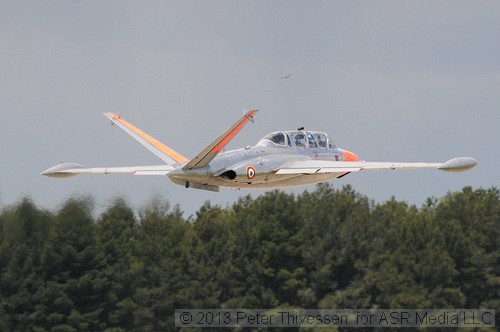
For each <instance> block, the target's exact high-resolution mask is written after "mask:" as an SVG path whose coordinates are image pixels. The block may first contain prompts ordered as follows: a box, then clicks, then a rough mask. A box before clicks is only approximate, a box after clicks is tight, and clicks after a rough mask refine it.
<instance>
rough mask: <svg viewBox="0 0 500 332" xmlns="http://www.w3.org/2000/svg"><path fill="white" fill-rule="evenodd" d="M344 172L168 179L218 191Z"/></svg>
mask: <svg viewBox="0 0 500 332" xmlns="http://www.w3.org/2000/svg"><path fill="white" fill-rule="evenodd" d="M346 174H347V173H346V172H341V173H326V174H325V173H323V174H293V175H291V174H290V175H277V174H275V173H268V174H262V175H259V176H256V177H255V178H253V179H252V180H248V179H246V178H244V177H237V178H235V179H233V180H230V179H226V178H223V177H220V176H218V177H205V176H193V175H190V176H180V175H178V174H176V175H175V176H172V175H169V177H170V179H171V180H172V181H173V182H174V183H176V184H179V185H183V186H185V187H187V188H189V187H192V188H197V189H205V190H211V191H218V187H224V188H229V189H279V188H288V187H296V186H304V185H309V184H315V183H320V182H325V181H328V180H331V179H335V178H339V177H342V176H344V175H346Z"/></svg>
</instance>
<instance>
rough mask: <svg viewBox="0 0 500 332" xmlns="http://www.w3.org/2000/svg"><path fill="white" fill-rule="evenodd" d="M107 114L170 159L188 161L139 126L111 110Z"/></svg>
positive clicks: (180, 162)
mask: <svg viewBox="0 0 500 332" xmlns="http://www.w3.org/2000/svg"><path fill="white" fill-rule="evenodd" d="M108 115H110V116H111V117H113V120H114V121H117V122H120V123H121V124H122V125H124V126H125V127H127V128H128V129H130V130H131V131H133V132H134V133H135V134H136V135H138V136H140V137H141V138H143V139H145V140H146V141H148V142H149V143H150V144H151V145H153V146H154V147H156V148H157V149H158V150H160V151H162V152H163V153H165V154H167V155H168V156H170V157H171V158H172V159H174V160H175V161H176V162H178V163H179V164H182V163H185V162H188V161H189V159H187V158H186V157H184V156H183V155H181V154H180V153H178V152H176V151H174V150H172V149H171V148H169V147H168V146H166V145H165V144H163V143H162V142H160V141H158V140H157V139H156V138H154V137H152V136H150V135H148V134H146V133H145V132H143V131H142V130H140V129H139V128H137V127H135V126H134V125H132V124H131V123H129V122H127V121H125V120H123V119H122V118H120V117H119V116H117V115H116V114H113V113H111V112H108Z"/></svg>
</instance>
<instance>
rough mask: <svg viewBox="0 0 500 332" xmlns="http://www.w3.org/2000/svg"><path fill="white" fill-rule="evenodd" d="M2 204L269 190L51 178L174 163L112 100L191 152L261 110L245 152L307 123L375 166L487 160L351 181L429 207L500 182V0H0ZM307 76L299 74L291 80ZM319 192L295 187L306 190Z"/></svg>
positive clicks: (190, 205)
mask: <svg viewBox="0 0 500 332" xmlns="http://www.w3.org/2000/svg"><path fill="white" fill-rule="evenodd" d="M0 45H1V52H0V147H1V150H0V153H1V157H0V158H1V160H2V167H1V170H2V171H1V172H0V204H2V205H4V206H5V205H8V204H12V203H15V202H16V201H17V200H18V199H19V198H21V197H23V196H25V195H29V196H31V197H33V199H34V200H35V201H36V202H37V203H38V204H39V205H41V206H42V207H45V208H48V209H52V208H56V207H57V206H58V204H60V203H62V202H63V201H64V200H65V199H66V198H68V197H70V196H71V195H74V194H91V195H93V196H94V197H95V198H96V206H97V207H98V208H102V207H104V206H106V204H108V203H109V201H110V199H113V197H116V196H123V197H125V198H127V199H128V201H129V202H130V203H131V204H132V205H133V206H135V207H140V206H141V205H143V204H145V203H147V202H148V201H149V200H150V199H151V198H152V197H153V196H154V195H155V194H161V195H163V197H165V198H166V199H168V200H169V201H170V203H172V204H177V203H179V204H180V205H181V207H182V209H183V210H184V211H185V215H186V216H188V215H189V214H192V213H194V212H195V211H196V210H197V209H198V208H199V207H200V205H201V204H202V203H203V202H204V201H206V200H210V201H211V202H212V203H214V204H221V205H223V206H225V205H226V204H228V203H231V202H234V201H235V200H236V199H237V198H238V197H240V196H242V195H246V194H249V193H250V194H252V195H253V196H254V197H255V196H257V195H259V194H261V193H262V192H261V191H233V190H226V189H222V191H221V192H220V193H211V192H206V191H198V190H192V189H185V188H183V187H181V186H177V185H175V184H173V183H172V182H170V181H169V180H168V179H167V178H162V177H150V176H147V177H140V176H137V177H134V176H120V175H116V176H79V177H76V178H72V179H68V180H55V179H49V178H46V177H42V176H40V175H39V173H40V172H41V171H42V170H44V169H46V168H48V167H50V166H53V165H55V164H57V163H59V162H61V161H64V162H77V163H81V164H83V165H84V166H88V167H91V166H124V165H148V164H161V160H160V159H158V158H156V157H155V156H154V155H153V154H151V153H150V152H149V151H148V150H146V149H145V148H143V147H142V146H141V145H140V144H138V143H137V142H135V141H134V140H133V139H132V138H130V137H129V136H127V135H126V134H125V133H124V132H122V131H121V130H119V129H118V128H115V127H111V126H110V125H109V121H108V120H107V119H106V118H104V117H103V116H102V115H101V113H103V112H107V111H112V112H117V111H120V112H122V115H123V117H124V118H125V119H127V120H128V121H130V122H132V123H134V124H135V125H137V126H138V127H139V128H141V129H143V130H144V131H146V132H148V133H150V134H151V135H153V136H155V137H156V138H157V139H159V140H160V141H162V142H164V143H165V144H167V145H169V146H170V147H172V148H174V149H175V150H177V151H178V152H180V153H182V154H183V155H185V156H186V157H188V158H191V157H193V156H194V155H196V154H197V153H198V152H199V151H201V149H203V148H204V147H205V146H206V145H207V144H208V143H210V142H211V141H212V140H213V139H214V138H215V137H217V136H218V135H219V134H220V133H221V132H223V131H224V130H225V129H227V127H228V126H230V125H231V124H232V123H233V122H234V121H235V120H236V119H237V118H238V117H240V116H241V114H242V112H243V109H245V108H254V107H255V108H259V109H261V112H260V113H259V114H258V115H257V116H256V118H255V124H249V125H247V127H245V128H244V129H243V131H242V132H241V133H240V134H239V135H238V136H237V137H236V138H235V139H234V140H233V141H232V142H231V143H230V144H229V147H230V148H233V147H243V146H246V145H249V144H254V143H255V142H257V141H258V140H259V139H260V138H261V137H262V136H264V135H265V134H266V133H268V132H272V131H275V130H280V129H283V130H284V129H293V128H296V127H297V126H305V127H306V128H307V129H311V130H313V129H314V130H322V131H326V132H328V133H329V135H330V136H331V137H332V138H333V139H334V141H335V142H336V143H337V145H338V146H340V147H343V148H346V149H348V150H351V151H354V152H356V153H357V154H358V155H359V156H360V157H361V158H362V159H364V160H370V161H445V160H447V159H449V158H451V157H455V156H463V155H466V156H472V157H475V158H476V159H478V160H479V165H478V166H477V167H476V168H474V169H473V170H472V171H470V172H467V173H459V174H448V173H443V172H438V171H433V170H419V171H399V172H392V171H373V172H360V173H357V174H351V175H349V176H346V177H344V178H342V179H341V180H336V181H334V182H333V183H334V185H336V186H342V185H344V184H351V185H352V186H353V187H354V188H355V189H356V190H357V191H359V192H361V193H363V194H366V195H368V196H369V197H370V198H373V199H375V200H376V201H379V202H381V201H384V200H386V199H388V198H390V197H391V196H392V195H394V196H395V197H396V198H397V199H400V200H406V201H408V202H409V203H412V204H417V205H420V204H422V203H423V202H424V201H425V199H426V198H427V197H430V196H435V197H440V196H442V195H444V194H445V193H446V192H448V191H450V190H452V191H453V190H459V189H461V188H462V187H463V186H466V185H470V186H473V187H474V188H477V187H480V186H483V187H490V186H499V184H500V181H499V179H500V176H499V175H498V165H499V164H500V155H499V153H498V150H499V147H500V146H499V145H500V144H499V143H500V138H499V137H500V136H499V132H500V60H499V59H500V2H498V1H455V0H453V1H434V0H433V1H399V0H398V1H313V2H309V1H175V2H174V1H5V0H0ZM290 73H293V76H291V77H290V78H289V79H286V80H284V79H280V77H281V76H284V75H287V74H290ZM304 189H309V190H313V189H314V187H313V186H312V187H306V188H299V189H294V190H288V192H297V193H298V192H301V191H302V190H304Z"/></svg>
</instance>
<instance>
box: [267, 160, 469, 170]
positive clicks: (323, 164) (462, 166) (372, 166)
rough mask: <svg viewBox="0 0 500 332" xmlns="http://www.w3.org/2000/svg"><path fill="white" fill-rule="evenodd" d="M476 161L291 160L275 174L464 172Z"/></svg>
mask: <svg viewBox="0 0 500 332" xmlns="http://www.w3.org/2000/svg"><path fill="white" fill-rule="evenodd" d="M476 164H477V160H476V159H474V158H471V157H458V158H453V159H450V160H448V161H446V162H444V163H424V162H409V163H408V162H369V161H359V162H350V161H329V160H295V161H294V160H291V161H287V162H286V163H284V164H283V165H281V166H280V167H279V168H278V169H277V170H276V174H316V173H338V172H341V173H342V172H346V173H347V172H358V171H363V170H396V169H419V168H436V169H440V170H442V171H447V172H464V171H467V170H469V169H471V168H472V167H474V166H476Z"/></svg>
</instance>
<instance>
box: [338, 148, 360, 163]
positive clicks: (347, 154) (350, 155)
mask: <svg viewBox="0 0 500 332" xmlns="http://www.w3.org/2000/svg"><path fill="white" fill-rule="evenodd" d="M340 150H341V151H342V155H343V156H344V161H360V160H361V159H359V157H358V155H357V154H355V153H354V152H351V151H347V150H344V149H340Z"/></svg>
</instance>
